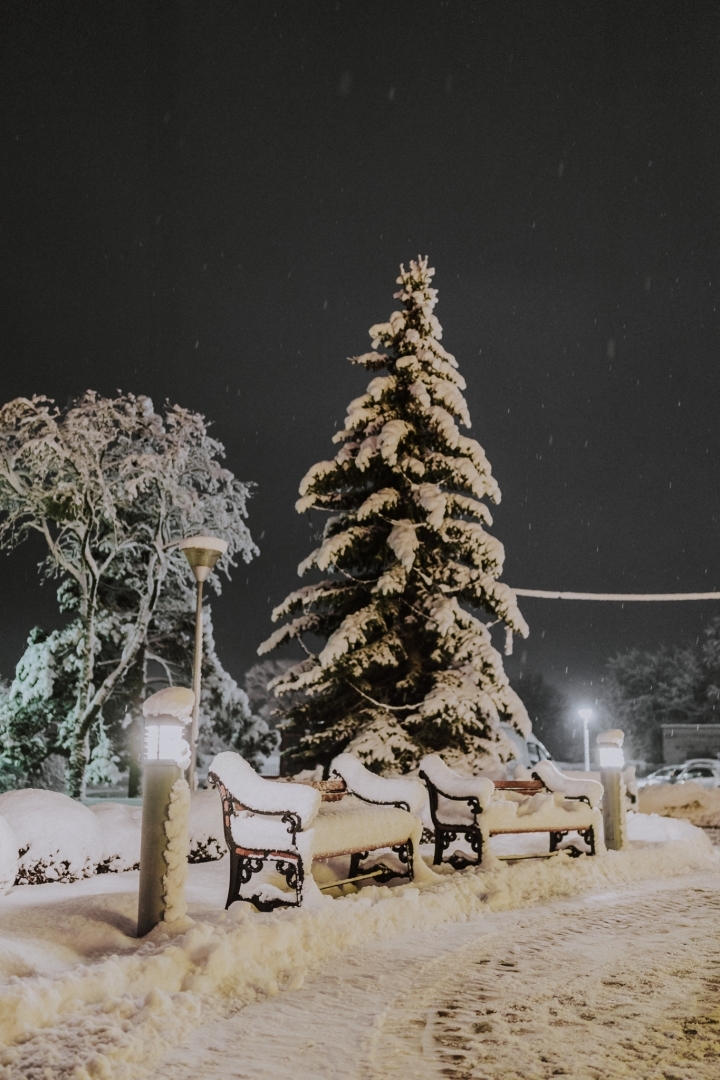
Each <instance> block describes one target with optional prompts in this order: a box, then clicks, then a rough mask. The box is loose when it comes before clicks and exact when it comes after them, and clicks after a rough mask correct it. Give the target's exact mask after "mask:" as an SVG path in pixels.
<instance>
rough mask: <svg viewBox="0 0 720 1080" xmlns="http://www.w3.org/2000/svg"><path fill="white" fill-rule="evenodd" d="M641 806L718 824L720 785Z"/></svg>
mask: <svg viewBox="0 0 720 1080" xmlns="http://www.w3.org/2000/svg"><path fill="white" fill-rule="evenodd" d="M639 809H640V811H641V812H642V813H643V814H662V816H663V817H673V818H687V820H688V821H691V822H692V823H693V825H700V826H703V827H705V828H710V827H713V826H714V827H716V828H718V827H720V788H704V787H703V786H702V785H701V784H696V783H693V781H692V780H688V781H686V782H685V783H682V784H650V785H649V786H648V787H646V788H643V789H642V791H641V792H640V795H639ZM0 812H1V811H0Z"/></svg>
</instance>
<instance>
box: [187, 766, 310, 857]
mask: <svg viewBox="0 0 720 1080" xmlns="http://www.w3.org/2000/svg"><path fill="white" fill-rule="evenodd" d="M208 781H209V782H210V783H211V784H212V785H213V787H217V788H219V789H220V798H221V799H222V801H223V810H226V811H227V815H228V819H227V821H225V834H226V839H227V838H228V837H229V836H231V835H232V834H231V832H230V820H229V819H230V817H234V816H235V813H236V812H237V810H248V811H249V812H250V813H251V814H261V815H262V816H263V817H279V818H280V820H281V821H282V823H283V824H284V825H287V826H288V830H287V831H288V833H289V834H290V835H291V836H292V841H293V844H294V843H295V834H296V833H298V832H300V830H301V829H302V819H301V817H300V815H299V814H297V813H296V812H295V811H294V810H258V809H257V807H255V806H248V805H247V803H241V802H240V800H239V799H238V798H237V797H236V796H235V795H233V794H232V793H231V792H230V791H228V789H227V788H226V787H225V784H223V782H222V780H221V779H220V777H219V776H218V775H217V774H216V773H212V772H210V773H208ZM224 817H225V815H223V818H224Z"/></svg>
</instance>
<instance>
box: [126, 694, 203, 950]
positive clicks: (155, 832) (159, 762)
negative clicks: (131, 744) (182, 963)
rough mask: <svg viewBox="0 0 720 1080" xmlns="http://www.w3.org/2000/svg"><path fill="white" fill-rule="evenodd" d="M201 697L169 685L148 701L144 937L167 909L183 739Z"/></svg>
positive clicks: (186, 750) (185, 752)
mask: <svg viewBox="0 0 720 1080" xmlns="http://www.w3.org/2000/svg"><path fill="white" fill-rule="evenodd" d="M194 701H195V695H194V694H193V692H192V690H188V689H186V688H185V687H183V686H169V687H166V688H165V689H164V690H160V691H158V693H157V694H153V695H152V697H149V698H148V699H147V701H146V702H145V703H144V704H143V714H144V716H145V755H144V756H145V770H144V773H143V808H142V834H141V839H140V885H139V892H138V927H137V935H138V937H144V936H145V934H148V933H149V932H150V931H151V930H152V928H153V927H154V926H157V924H158V923H159V922H160V921H161V919H162V918H163V916H164V914H165V887H164V883H163V879H164V877H165V875H166V873H167V869H168V868H167V863H166V861H165V852H166V851H167V846H168V835H167V830H166V828H165V824H166V822H167V820H168V811H169V808H170V797H171V792H172V789H173V785H174V784H175V783H176V781H177V780H179V779H180V777H181V776H182V770H183V769H184V768H185V766H186V764H187V760H188V757H189V754H190V747H189V746H188V744H187V742H186V741H185V739H184V738H183V730H184V728H185V727H186V726H187V724H188V722H189V720H190V717H191V714H192V711H193V704H194Z"/></svg>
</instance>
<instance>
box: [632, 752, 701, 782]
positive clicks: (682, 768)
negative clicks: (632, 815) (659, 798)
mask: <svg viewBox="0 0 720 1080" xmlns="http://www.w3.org/2000/svg"><path fill="white" fill-rule="evenodd" d="M688 780H691V781H692V782H693V783H694V784H700V785H702V787H707V788H716V787H720V760H718V759H717V758H691V759H690V760H689V761H686V762H684V763H683V764H682V765H663V767H662V768H661V769H656V770H655V772H653V773H650V775H649V776H645V777H644V778H643V779H642V780H639V781H638V787H648V786H649V785H651V784H684V783H685V782H686V781H688Z"/></svg>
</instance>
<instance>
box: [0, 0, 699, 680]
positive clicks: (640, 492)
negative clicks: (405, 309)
mask: <svg viewBox="0 0 720 1080" xmlns="http://www.w3.org/2000/svg"><path fill="white" fill-rule="evenodd" d="M0 19H2V27H1V30H2V34H1V37H0V50H1V55H0V101H2V116H1V118H0V137H1V144H0V145H1V146H2V153H1V154H0V169H1V175H0V183H1V190H0V228H1V232H0V242H1V245H2V258H1V260H0V273H2V278H3V280H2V287H1V288H0V304H1V305H2V318H1V319H0V348H1V352H0V355H1V356H2V374H3V387H2V393H3V398H4V399H5V400H7V399H9V398H12V397H14V396H16V395H30V394H33V393H44V394H48V395H50V396H52V397H54V398H56V399H57V400H58V401H59V402H65V401H66V400H67V399H68V398H70V397H73V396H75V395H77V394H79V393H81V392H82V391H83V390H85V389H86V388H88V387H92V388H94V389H96V390H98V391H100V392H102V393H106V394H109V393H112V392H113V391H114V390H115V389H116V388H122V389H123V390H126V391H133V392H135V393H145V394H149V395H150V396H151V397H152V398H153V399H154V400H155V402H156V403H157V404H160V403H161V402H162V401H163V400H164V399H165V398H166V397H169V398H171V399H172V400H173V401H177V402H179V403H181V404H183V405H186V406H189V407H192V408H195V409H198V410H200V411H201V412H203V413H204V414H205V415H206V416H207V417H208V418H209V419H212V420H213V422H214V428H213V431H214V433H215V434H216V435H217V437H219V438H220V439H221V440H222V441H223V442H224V443H225V446H226V448H227V455H228V464H229V466H230V468H232V469H233V471H234V472H235V473H236V475H238V476H239V477H241V478H242V479H248V480H249V479H252V480H255V481H256V482H257V484H258V488H257V494H256V497H255V499H254V500H253V503H252V508H251V518H250V526H251V529H252V532H253V535H254V536H255V538H256V540H257V541H258V543H259V545H260V547H261V549H262V554H261V557H260V558H259V559H258V560H256V561H255V562H254V563H253V564H252V565H251V566H250V567H249V568H248V569H247V570H245V569H243V570H241V571H238V572H237V573H236V574H235V576H234V579H233V581H232V583H230V584H228V585H227V586H226V588H225V590H224V594H223V597H222V599H221V601H219V602H217V603H216V604H215V614H216V635H217V638H218V644H219V648H220V652H221V655H222V656H223V659H224V660H225V663H226V665H227V666H228V668H229V669H230V670H231V671H232V672H233V674H235V675H236V676H237V677H240V676H241V675H242V673H243V671H244V670H245V669H246V668H247V667H248V666H249V665H250V664H251V663H252V662H253V660H254V650H255V648H256V646H257V644H258V643H259V642H260V641H261V640H262V639H263V637H264V636H266V634H267V633H268V632H269V630H270V623H269V611H270V607H271V606H272V605H273V604H275V603H277V602H279V601H280V600H281V599H282V598H283V597H284V595H285V594H286V593H287V592H288V591H289V589H291V588H293V587H296V585H297V581H298V579H297V576H296V573H295V567H296V565H297V563H298V562H299V561H300V560H301V559H302V558H303V557H304V556H305V555H306V554H307V552H308V550H309V546H310V543H311V529H310V527H309V525H308V522H307V520H306V518H305V517H298V515H296V513H295V511H294V508H293V504H294V500H295V498H296V491H297V485H298V482H299V480H300V478H301V477H302V475H303V474H304V472H305V470H306V469H307V468H308V467H309V466H310V465H311V464H313V462H315V461H316V460H319V459H321V458H326V457H330V456H331V455H332V453H333V448H332V445H331V442H330V439H331V436H332V433H333V429H334V427H335V425H336V423H337V422H338V421H341V420H342V418H343V416H344V407H345V405H346V404H347V402H348V401H349V400H350V398H352V397H355V396H356V395H357V394H358V393H361V392H362V391H363V389H364V384H365V382H366V381H367V378H366V376H365V375H364V374H363V372H362V371H360V370H358V369H357V368H353V367H352V366H351V365H350V364H348V363H347V361H346V360H345V357H346V356H348V355H349V354H352V353H358V352H362V351H365V350H366V348H367V347H369V346H368V340H369V339H368V338H367V328H368V326H370V324H371V323H374V322H377V321H381V320H384V319H385V318H386V317H387V316H388V315H389V313H390V312H391V311H392V310H393V308H394V306H395V302H394V301H393V300H392V292H393V291H394V288H395V286H394V281H395V276H396V273H397V264H398V263H399V262H400V261H403V260H404V261H407V259H409V258H410V257H413V256H415V255H416V254H418V253H419V252H420V253H423V254H424V253H429V255H430V256H431V259H432V262H433V264H434V265H435V266H436V268H437V276H436V282H435V283H436V285H437V286H438V288H439V290H440V304H439V307H438V316H439V318H440V321H441V323H442V324H443V326H444V329H445V336H444V339H443V340H444V344H445V345H446V347H447V348H448V349H450V351H452V352H453V353H455V355H456V356H457V358H458V360H459V362H460V366H461V371H462V372H463V374H464V375H465V377H466V379H467V381H468V395H467V396H468V401H469V405H470V411H471V415H472V418H473V422H474V426H473V432H472V433H473V435H475V437H476V438H478V439H479V440H480V442H481V443H482V444H483V446H484V447H485V449H486V451H487V453H488V455H489V458H490V461H491V462H492V465H493V470H494V473H495V475H496V477H497V478H498V481H499V483H500V487H501V489H502V492H503V503H502V505H501V507H499V508H498V510H497V512H496V514H495V527H494V529H493V532H494V533H495V534H496V535H497V536H498V537H499V538H500V539H501V540H502V541H503V543H504V544H505V547H506V552H507V563H506V572H505V575H504V578H505V580H507V581H509V582H510V584H514V585H516V586H524V587H528V588H557V589H571V590H607V591H624V590H632V591H662V590H670V591H686V590H706V589H711V588H719V589H720V566H719V565H718V550H719V549H720V521H719V518H720V497H719V495H718V484H717V466H716V462H717V458H718V452H719V451H720V428H719V425H718V410H719V407H720V369H719V367H718V345H719V344H720V341H719V333H718V317H717V312H716V306H717V299H716V298H717V297H718V294H719V291H720V266H719V265H718V251H719V250H720V247H719V244H718V240H719V239H720V237H719V236H718V232H719V230H718V209H719V195H720V176H719V175H718V172H719V168H718V166H719V165H720V149H719V142H718V117H719V116H720V3H717V2H710V0H703V2H693V0H676V2H662V0H656V2H653V3H643V2H635V3H631V4H630V3H627V0H619V2H606V3H600V2H592V0H586V2H583V3H581V4H578V3H577V2H575V0H572V2H562V0H559V2H553V3H539V2H537V0H533V2H529V3H524V2H513V0H493V2H483V0H474V2H467V0H450V2H448V3H441V2H439V0H419V2H418V0H416V2H415V3H414V4H403V3H399V2H390V3H388V2H387V0H364V2H363V3H353V2H347V0H345V2H341V3H334V2H332V3H327V2H324V0H305V2H303V0H299V2H298V0H293V2H290V0H287V2H284V3H272V2H270V0H263V2H258V0H254V2H252V3H245V2H236V3H229V2H223V3H220V2H212V0H210V2H199V0H198V2H179V0H175V2H173V0H166V2H162V3H155V2H142V3H140V2H135V0H120V2H105V3H102V4H97V3H93V2H92V0H86V2H83V3H78V2H72V0H64V2H63V3H61V4H58V3H56V2H20V0H4V3H3V5H2V11H1V13H0ZM40 554H41V549H40V548H39V547H38V548H37V549H32V548H30V547H26V548H25V549H24V550H22V551H19V552H17V553H15V554H13V555H12V556H11V557H10V558H9V559H5V558H3V561H2V563H0V567H1V568H2V584H3V588H2V611H1V614H0V670H2V672H3V674H4V675H6V676H8V675H10V674H11V673H12V669H13V665H14V664H15V663H16V661H17V659H18V658H19V656H20V654H21V652H22V648H23V644H24V640H25V637H26V635H27V633H28V631H29V630H30V628H31V627H32V626H33V625H34V624H35V623H36V622H40V623H42V624H43V625H44V626H46V627H50V626H52V625H55V624H56V622H57V619H58V616H57V614H56V613H55V605H54V596H53V593H52V591H51V589H50V587H48V586H45V587H44V588H42V589H41V588H40V587H39V586H38V585H37V581H36V574H35V563H36V561H37V559H38V558H39V556H40ZM522 607H523V610H524V612H525V614H526V616H527V618H528V620H529V622H530V625H531V637H530V639H529V640H528V642H527V643H526V644H524V645H520V646H519V647H517V648H516V654H515V656H514V657H513V659H512V661H511V662H510V668H511V670H513V671H517V665H519V664H520V663H522V662H524V663H525V664H526V665H527V666H528V667H529V668H532V669H535V670H543V671H544V672H545V673H546V674H548V675H550V676H552V677H554V678H555V680H556V682H557V683H558V685H560V686H561V687H564V688H566V689H570V690H572V691H573V692H574V693H575V695H576V696H579V695H582V694H584V695H585V696H587V695H589V694H591V693H592V691H591V690H590V688H589V687H588V686H587V685H585V687H583V686H582V684H583V682H585V683H586V684H587V682H589V680H593V681H596V680H597V679H598V678H599V677H600V675H601V674H602V669H603V665H604V663H605V660H606V658H607V657H608V655H610V654H612V653H613V652H614V651H615V650H617V649H619V648H624V647H627V646H629V645H631V644H638V645H641V646H644V647H654V646H656V645H658V644H660V643H661V642H667V643H674V642H682V641H686V640H689V639H690V638H692V639H694V638H695V637H696V636H697V634H698V633H699V632H700V629H701V627H702V625H703V622H704V621H705V620H706V619H707V618H708V617H709V616H710V615H711V614H712V613H713V611H716V610H720V608H716V607H715V605H714V604H713V603H710V604H667V605H634V606H626V607H625V608H624V609H622V608H621V607H620V606H619V605H595V604H593V605H591V604H578V603H576V604H561V603H559V602H549V601H541V600H525V601H524V602H523V605H522ZM566 669H567V674H566Z"/></svg>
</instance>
